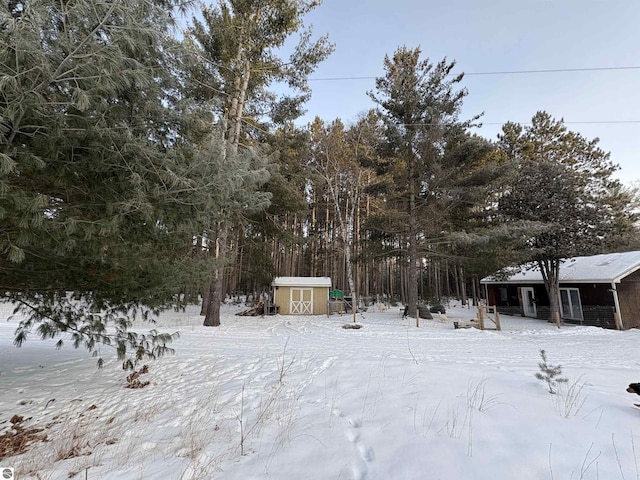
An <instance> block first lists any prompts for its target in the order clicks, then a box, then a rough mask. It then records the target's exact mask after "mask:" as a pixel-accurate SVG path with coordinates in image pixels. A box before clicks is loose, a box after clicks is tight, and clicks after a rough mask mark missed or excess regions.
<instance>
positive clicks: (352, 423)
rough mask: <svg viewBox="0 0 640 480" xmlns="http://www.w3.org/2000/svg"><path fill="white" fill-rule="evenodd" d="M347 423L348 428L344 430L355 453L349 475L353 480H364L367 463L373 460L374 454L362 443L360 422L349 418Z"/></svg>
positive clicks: (371, 449)
mask: <svg viewBox="0 0 640 480" xmlns="http://www.w3.org/2000/svg"><path fill="white" fill-rule="evenodd" d="M347 423H348V425H349V428H347V429H346V436H347V440H349V442H351V443H353V444H354V446H355V449H356V452H357V455H356V458H355V459H354V460H353V463H352V465H351V473H352V474H353V479H354V480H366V478H367V473H368V471H369V469H368V468H367V463H369V462H372V461H373V460H374V459H375V453H374V451H373V448H371V447H368V446H367V445H366V444H365V443H364V442H363V441H362V435H361V432H362V431H361V430H360V428H361V427H362V421H361V420H359V419H357V418H349V419H347Z"/></svg>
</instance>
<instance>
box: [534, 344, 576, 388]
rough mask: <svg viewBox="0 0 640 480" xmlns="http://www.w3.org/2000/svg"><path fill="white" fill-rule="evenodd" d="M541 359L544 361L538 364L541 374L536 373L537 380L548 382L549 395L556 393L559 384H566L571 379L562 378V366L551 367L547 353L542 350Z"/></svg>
mask: <svg viewBox="0 0 640 480" xmlns="http://www.w3.org/2000/svg"><path fill="white" fill-rule="evenodd" d="M540 357H542V361H541V362H538V367H540V372H538V373H536V378H537V379H538V380H542V381H544V382H547V390H548V392H549V393H551V394H554V393H556V389H557V387H558V384H559V383H566V382H568V381H569V379H567V378H565V377H561V376H560V375H562V366H561V365H549V364H548V363H547V353H546V352H545V351H544V350H540Z"/></svg>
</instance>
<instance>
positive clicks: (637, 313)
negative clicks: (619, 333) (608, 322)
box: [616, 271, 640, 328]
mask: <svg viewBox="0 0 640 480" xmlns="http://www.w3.org/2000/svg"><path fill="white" fill-rule="evenodd" d="M616 288H617V290H618V298H619V300H620V313H621V316H622V324H623V326H624V328H640V271H637V272H634V273H632V274H631V275H629V276H627V277H625V278H624V279H623V280H622V282H621V283H619V284H618V285H617V286H616Z"/></svg>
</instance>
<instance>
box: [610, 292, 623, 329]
mask: <svg viewBox="0 0 640 480" xmlns="http://www.w3.org/2000/svg"><path fill="white" fill-rule="evenodd" d="M611 293H613V304H614V305H615V307H616V313H615V315H617V318H618V321H617V322H616V327H618V328H619V329H620V330H624V322H623V320H622V312H621V311H620V300H619V299H618V290H617V289H616V283H615V282H611ZM614 318H615V317H614Z"/></svg>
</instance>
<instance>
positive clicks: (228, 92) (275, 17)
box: [187, 0, 333, 326]
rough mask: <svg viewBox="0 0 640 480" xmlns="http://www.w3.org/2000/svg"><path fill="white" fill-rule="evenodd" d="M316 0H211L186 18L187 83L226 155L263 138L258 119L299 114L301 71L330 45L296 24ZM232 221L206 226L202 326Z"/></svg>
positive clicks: (216, 289) (219, 279)
mask: <svg viewBox="0 0 640 480" xmlns="http://www.w3.org/2000/svg"><path fill="white" fill-rule="evenodd" d="M320 3H321V2H319V1H316V0H313V1H311V0H309V1H308V0H302V1H295V2H291V1H288V0H243V1H238V0H218V2H217V5H214V6H211V7H204V8H203V9H202V12H201V14H202V15H201V18H194V20H193V26H192V27H191V28H190V29H189V30H188V32H187V37H188V40H189V42H190V43H191V46H192V48H193V49H194V51H196V52H197V58H199V59H200V61H199V62H195V63H194V64H193V66H192V69H191V75H190V77H191V81H190V82H188V85H189V87H190V89H191V91H192V92H193V94H194V96H196V98H200V99H201V100H202V101H206V102H209V105H210V106H211V109H212V113H213V115H214V117H215V118H216V119H217V120H218V121H219V123H220V127H221V129H220V131H221V132H222V141H223V142H224V144H225V145H226V146H227V149H228V152H230V154H232V155H233V154H236V153H237V152H238V151H240V150H242V149H243V148H246V147H247V146H250V145H251V144H254V143H255V141H256V139H257V138H261V137H263V135H262V134H261V133H260V132H261V130H264V128H263V125H262V122H263V121H264V120H265V119H269V120H270V121H271V122H273V123H275V124H279V125H285V124H286V123H287V122H288V121H291V120H293V119H295V118H297V117H299V116H300V115H301V114H302V113H303V112H302V105H303V104H304V102H305V101H306V100H307V99H308V98H309V95H310V90H309V87H308V85H307V76H308V75H309V74H310V73H311V72H313V70H314V69H315V68H316V66H317V64H318V63H319V62H321V61H322V60H324V59H325V58H326V57H327V56H328V55H329V54H330V53H331V51H332V50H333V46H332V45H330V44H329V43H328V41H327V38H326V37H321V38H320V39H318V40H317V41H315V42H313V41H312V40H311V29H306V30H303V28H304V24H303V21H302V19H303V17H304V16H305V15H306V14H307V13H308V12H309V11H311V10H312V9H313V8H315V7H317V6H318V5H320ZM298 31H302V33H301V36H300V40H299V42H298V44H297V46H296V47H295V48H294V51H293V53H292V54H291V55H290V57H289V58H288V59H287V60H286V61H285V60H284V59H282V58H281V57H280V56H279V55H278V53H279V52H278V49H280V48H281V47H282V46H283V45H284V43H285V41H286V40H287V39H288V38H289V37H290V36H291V35H293V34H294V33H296V32H298ZM274 82H282V83H285V84H286V85H287V86H288V87H289V89H290V90H291V91H292V92H293V93H292V94H287V95H283V96H280V97H278V96H277V95H275V94H274V93H273V92H270V91H268V90H267V89H268V87H270V86H271V84H273V83H274ZM220 94H222V95H220ZM234 228H235V229H236V230H237V229H240V228H241V225H240V226H239V225H238V224H233V223H229V222H218V223H217V224H216V225H215V226H214V230H216V239H217V240H216V244H217V247H218V248H217V256H218V258H219V260H220V262H219V264H220V267H219V268H218V269H216V270H215V271H214V274H213V278H212V282H211V287H210V289H209V292H210V295H209V298H208V300H209V301H208V303H207V304H206V305H203V310H205V320H204V324H205V325H207V326H218V325H220V302H221V300H222V296H223V286H224V278H225V275H224V274H225V268H224V267H225V265H228V264H230V263H231V262H230V261H229V260H230V259H232V258H233V254H234V253H235V252H234V251H233V250H232V249H231V248H230V245H229V241H230V238H231V236H232V231H233V229H234ZM226 257H229V258H226Z"/></svg>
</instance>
